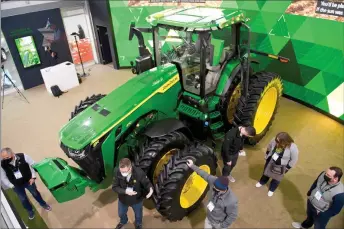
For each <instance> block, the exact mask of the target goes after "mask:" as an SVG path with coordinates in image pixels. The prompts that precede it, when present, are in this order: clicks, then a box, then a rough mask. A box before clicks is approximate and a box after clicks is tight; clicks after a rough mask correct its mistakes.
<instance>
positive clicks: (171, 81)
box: [91, 74, 179, 144]
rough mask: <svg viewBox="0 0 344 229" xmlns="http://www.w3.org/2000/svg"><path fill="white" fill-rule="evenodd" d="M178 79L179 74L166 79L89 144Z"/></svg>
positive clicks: (163, 91)
mask: <svg viewBox="0 0 344 229" xmlns="http://www.w3.org/2000/svg"><path fill="white" fill-rule="evenodd" d="M178 81H179V75H178V74H177V75H175V76H173V77H172V78H171V79H170V80H168V81H167V82H166V83H165V84H164V85H162V86H161V87H160V88H158V89H157V90H155V91H154V92H153V93H152V94H150V95H149V96H148V97H147V98H145V99H144V100H142V102H140V103H139V104H138V105H137V106H135V107H134V108H133V109H132V110H131V111H129V112H128V113H127V114H126V115H124V116H123V117H122V118H121V119H120V120H118V121H117V122H116V123H115V124H113V125H112V126H110V127H109V128H108V129H106V130H105V131H104V132H103V133H102V134H101V135H99V136H98V137H97V138H95V139H93V140H92V142H91V144H93V143H94V142H96V141H98V140H99V139H100V138H101V137H103V136H104V135H105V134H106V133H107V132H109V131H110V130H111V129H112V128H114V127H115V126H117V125H118V124H119V123H121V122H122V121H123V120H124V119H126V118H127V117H128V116H129V115H131V114H132V113H133V112H134V111H136V110H137V109H138V108H139V107H141V106H142V105H143V104H144V103H146V102H147V101H148V100H149V99H150V98H152V97H153V96H154V95H156V94H158V93H165V92H166V91H167V90H168V89H170V88H171V87H172V86H173V85H175V84H176V83H177V82H178Z"/></svg>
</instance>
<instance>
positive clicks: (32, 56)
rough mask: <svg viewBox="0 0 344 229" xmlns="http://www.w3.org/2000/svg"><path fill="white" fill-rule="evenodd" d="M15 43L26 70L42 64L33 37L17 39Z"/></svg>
mask: <svg viewBox="0 0 344 229" xmlns="http://www.w3.org/2000/svg"><path fill="white" fill-rule="evenodd" d="M15 43H16V46H17V49H18V52H19V55H20V59H21V61H22V63H23V65H24V68H28V67H31V66H35V65H38V64H40V63H41V60H40V59H39V55H38V52H37V49H36V45H35V41H34V40H33V37H32V36H26V37H20V38H17V39H15Z"/></svg>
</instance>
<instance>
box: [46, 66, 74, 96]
mask: <svg viewBox="0 0 344 229" xmlns="http://www.w3.org/2000/svg"><path fill="white" fill-rule="evenodd" d="M41 73H42V77H43V80H44V84H45V87H46V88H47V91H48V92H49V93H50V94H52V92H51V89H50V87H51V86H54V85H57V86H59V88H60V89H61V91H68V90H69V89H71V88H73V87H76V86H79V80H78V76H77V73H76V70H75V66H74V64H73V63H71V62H68V61H67V62H63V63H61V64H58V65H55V66H53V67H48V68H43V69H41Z"/></svg>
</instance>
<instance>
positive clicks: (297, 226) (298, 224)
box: [291, 222, 303, 229]
mask: <svg viewBox="0 0 344 229" xmlns="http://www.w3.org/2000/svg"><path fill="white" fill-rule="evenodd" d="M291 225H292V226H293V228H298V229H300V228H303V227H302V226H301V223H299V222H292V223H291Z"/></svg>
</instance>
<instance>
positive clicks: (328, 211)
mask: <svg viewBox="0 0 344 229" xmlns="http://www.w3.org/2000/svg"><path fill="white" fill-rule="evenodd" d="M342 175H343V171H342V170H341V169H340V168H338V167H335V166H332V167H330V168H328V169H327V170H326V171H324V172H322V173H320V175H319V176H318V178H317V179H316V180H315V181H314V183H313V185H312V186H311V188H310V189H309V191H308V193H307V196H308V200H307V219H306V220H305V221H303V222H302V223H297V222H293V223H292V226H293V227H294V228H310V227H312V226H313V224H314V229H325V228H326V225H327V223H328V221H329V220H330V218H331V217H333V216H335V215H337V214H338V213H339V212H340V211H341V210H342V208H343V206H344V186H343V183H342V182H340V178H341V177H342Z"/></svg>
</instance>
